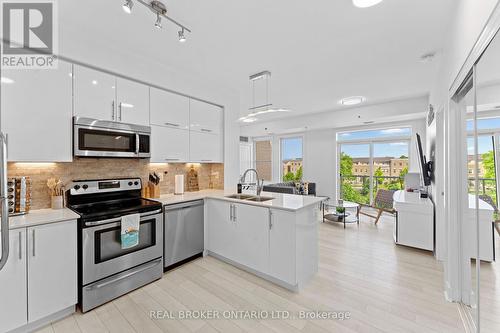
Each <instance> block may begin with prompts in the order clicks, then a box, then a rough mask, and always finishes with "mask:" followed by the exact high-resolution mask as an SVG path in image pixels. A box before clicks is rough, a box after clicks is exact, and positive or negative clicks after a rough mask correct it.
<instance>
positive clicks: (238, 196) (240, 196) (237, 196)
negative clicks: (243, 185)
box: [226, 194, 254, 200]
mask: <svg viewBox="0 0 500 333" xmlns="http://www.w3.org/2000/svg"><path fill="white" fill-rule="evenodd" d="M226 198H229V199H239V200H247V199H250V198H254V196H253V195H248V194H231V195H226Z"/></svg>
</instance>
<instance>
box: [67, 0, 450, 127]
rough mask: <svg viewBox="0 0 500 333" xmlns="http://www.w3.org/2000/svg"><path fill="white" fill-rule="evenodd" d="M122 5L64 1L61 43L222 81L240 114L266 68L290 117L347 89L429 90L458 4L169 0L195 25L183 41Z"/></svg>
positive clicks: (320, 106) (425, 0)
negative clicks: (254, 79)
mask: <svg viewBox="0 0 500 333" xmlns="http://www.w3.org/2000/svg"><path fill="white" fill-rule="evenodd" d="M122 3H123V0H106V1H103V0H86V1H79V0H65V1H60V2H58V6H59V17H60V33H61V34H62V35H63V36H62V37H64V38H61V40H62V41H64V40H69V39H73V40H75V41H78V42H79V43H84V44H85V45H88V46H89V48H92V47H94V48H96V50H99V51H100V52H103V50H105V49H107V50H119V51H120V52H123V53H128V54H131V55H133V56H135V57H137V58H138V59H143V60H144V61H147V62H151V63H161V64H162V65H163V66H165V67H166V68H176V69H182V70H186V71H189V72H191V73H196V74H197V75H199V76H200V77H201V78H206V79H207V80H212V81H215V82H218V83H220V84H223V85H225V86H227V87H230V88H231V89H234V90H235V91H236V92H237V93H238V94H239V96H240V100H241V107H240V113H241V114H244V113H245V112H246V109H247V108H248V107H249V105H250V101H249V97H250V89H249V83H248V76H249V75H250V74H253V73H256V72H259V71H261V70H269V71H271V72H272V94H271V96H272V102H273V104H274V105H275V106H279V107H286V108H290V109H292V110H293V115H297V114H301V113H307V112H320V111H325V110H333V109H337V108H339V107H340V106H339V105H338V104H337V101H338V100H339V99H340V98H342V97H345V96H350V95H363V96H366V98H367V103H378V102H381V101H388V100H394V99H401V98H405V97H410V96H418V95H424V94H426V93H428V92H429V90H430V83H431V81H432V79H433V78H434V75H435V73H434V72H435V67H436V65H435V63H421V62H419V61H418V60H419V57H420V56H421V55H422V54H424V53H428V52H431V51H438V52H439V51H440V48H441V45H442V44H443V38H444V33H445V31H444V29H445V27H446V26H447V20H448V17H450V12H451V10H452V6H453V0H418V1H414V0H385V1H383V2H382V3H381V4H380V5H378V6H375V7H372V8H367V9H359V8H356V7H354V6H353V5H352V2H351V0H316V1H293V0H272V1H269V0H267V1H264V0H251V1H250V0H247V1H241V0H232V1H228V0H225V1H223V0H212V1H208V0H170V1H165V3H166V4H167V8H168V9H169V14H170V15H171V16H172V17H174V18H175V19H177V20H179V21H180V22H182V23H184V24H186V25H187V26H188V27H190V28H192V30H193V33H192V34H188V41H187V42H186V43H185V44H180V43H178V42H177V28H176V27H175V26H174V25H172V24H169V23H167V22H164V23H163V26H164V29H163V30H162V31H158V30H156V29H155V28H154V27H153V25H154V16H153V15H152V13H150V12H149V11H148V10H147V9H146V8H145V7H143V6H140V5H139V4H137V3H136V4H135V6H134V8H133V9H134V10H133V13H132V14H131V15H127V14H125V13H124V12H123V11H122V9H121V6H122ZM61 49H64V45H61ZM110 56H111V55H110ZM132 65H133V64H132ZM172 88H174V87H172ZM280 116H283V114H280ZM287 116H289V114H288V115H287ZM266 117H270V116H266ZM266 119H267V118H266Z"/></svg>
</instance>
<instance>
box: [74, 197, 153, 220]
mask: <svg viewBox="0 0 500 333" xmlns="http://www.w3.org/2000/svg"><path fill="white" fill-rule="evenodd" d="M69 208H71V209H72V210H73V211H75V212H76V213H78V214H79V215H80V216H81V217H82V219H84V220H85V221H98V220H107V219H111V218H115V217H121V216H123V215H127V214H135V213H146V212H150V211H154V210H158V209H161V208H162V205H161V203H159V202H157V201H153V200H148V199H144V198H127V199H116V200H108V201H98V202H88V203H83V204H75V205H69Z"/></svg>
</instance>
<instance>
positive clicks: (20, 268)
mask: <svg viewBox="0 0 500 333" xmlns="http://www.w3.org/2000/svg"><path fill="white" fill-rule="evenodd" d="M0 234H1V232H0ZM9 243H10V246H9V249H10V250H9V252H10V254H9V259H8V260H7V263H6V264H5V266H4V267H3V269H2V270H1V271H0V332H9V331H11V330H13V329H15V328H18V327H20V326H23V325H26V324H27V321H28V317H27V315H26V309H27V307H28V300H27V286H26V230H25V229H20V230H11V231H10V240H9ZM0 245H1V242H0ZM41 288H43V286H42V287H41Z"/></svg>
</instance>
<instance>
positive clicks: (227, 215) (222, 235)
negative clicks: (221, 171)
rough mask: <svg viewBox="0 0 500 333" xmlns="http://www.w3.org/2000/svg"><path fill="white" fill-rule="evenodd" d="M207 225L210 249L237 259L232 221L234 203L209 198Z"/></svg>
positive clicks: (208, 246) (226, 256)
mask: <svg viewBox="0 0 500 333" xmlns="http://www.w3.org/2000/svg"><path fill="white" fill-rule="evenodd" d="M206 203H207V221H208V223H207V225H208V228H207V229H208V239H207V240H208V242H207V243H208V244H207V248H208V250H209V251H211V252H213V253H216V254H218V255H221V256H223V257H225V258H227V259H231V260H235V259H236V257H235V255H234V254H235V246H236V245H237V244H236V243H235V237H234V236H235V227H234V224H233V222H232V221H231V209H232V208H231V207H232V205H233V204H232V203H230V202H226V201H220V200H213V199H211V200H207V202H206Z"/></svg>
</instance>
